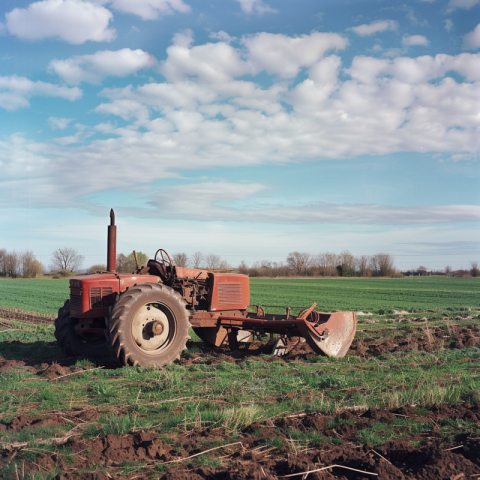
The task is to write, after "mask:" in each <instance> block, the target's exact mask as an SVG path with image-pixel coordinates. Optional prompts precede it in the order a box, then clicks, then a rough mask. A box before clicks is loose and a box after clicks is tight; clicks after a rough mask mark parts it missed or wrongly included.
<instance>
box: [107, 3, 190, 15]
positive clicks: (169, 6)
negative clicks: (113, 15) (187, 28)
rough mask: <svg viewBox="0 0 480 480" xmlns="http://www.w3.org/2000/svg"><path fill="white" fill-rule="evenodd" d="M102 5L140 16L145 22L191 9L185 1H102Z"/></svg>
mask: <svg viewBox="0 0 480 480" xmlns="http://www.w3.org/2000/svg"><path fill="white" fill-rule="evenodd" d="M101 1H102V3H107V4H110V6H111V7H112V8H113V9H115V10H118V11H120V12H124V13H132V14H134V15H138V16H139V17H141V18H142V19H143V20H156V19H157V18H159V16H160V15H171V14H173V13H175V12H179V13H189V12H191V8H190V6H189V5H187V4H186V3H185V2H183V0H101Z"/></svg>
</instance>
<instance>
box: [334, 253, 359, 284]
mask: <svg viewBox="0 0 480 480" xmlns="http://www.w3.org/2000/svg"><path fill="white" fill-rule="evenodd" d="M338 260H339V263H340V265H341V267H342V276H344V277H354V276H355V266H356V261H355V257H354V256H353V255H352V254H351V253H350V252H349V251H348V250H344V251H343V252H342V253H341V254H340V255H339V257H338Z"/></svg>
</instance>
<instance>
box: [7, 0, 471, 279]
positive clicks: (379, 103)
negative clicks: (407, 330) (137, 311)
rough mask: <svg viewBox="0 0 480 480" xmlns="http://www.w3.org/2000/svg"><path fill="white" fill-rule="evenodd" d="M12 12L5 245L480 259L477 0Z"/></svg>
mask: <svg viewBox="0 0 480 480" xmlns="http://www.w3.org/2000/svg"><path fill="white" fill-rule="evenodd" d="M0 8H1V9H2V11H1V12H0V44H1V46H2V48H1V49H0V248H6V249H7V250H15V251H18V252H20V251H24V250H31V251H33V253H34V254H35V255H36V257H37V258H38V259H39V260H40V261H41V262H42V263H43V264H44V265H45V266H48V265H49V264H50V260H51V255H52V252H53V251H54V250H55V249H57V248H60V247H65V246H67V247H71V248H75V249H76V250H77V251H78V252H79V253H80V254H81V255H83V256H84V257H85V259H84V264H83V266H84V267H88V266H90V265H93V264H99V263H106V231H107V229H106V226H107V224H108V222H109V211H110V208H114V209H115V213H116V219H117V225H118V246H117V252H123V253H126V254H128V253H129V252H131V251H132V250H134V249H135V250H137V251H142V252H145V253H147V255H149V256H153V255H154V253H155V251H156V249H158V248H164V249H166V250H167V251H168V252H169V253H171V254H173V253H176V252H186V253H187V254H193V253H194V252H196V251H201V252H204V253H205V254H208V253H215V254H217V255H220V256H221V257H222V259H225V260H227V261H228V262H229V263H230V264H231V265H233V266H236V265H238V264H239V263H240V262H241V261H245V262H246V263H247V264H248V265H252V264H253V262H255V261H261V260H270V261H275V262H282V261H283V262H285V260H286V257H287V255H288V254H289V253H290V252H293V251H300V252H309V253H310V254H312V255H316V254H319V253H323V252H334V253H337V254H339V253H340V252H342V251H344V250H348V251H349V252H350V253H352V254H354V255H358V256H360V255H373V254H375V253H380V252H386V253H390V254H391V255H392V256H393V257H394V259H395V265H396V267H397V268H398V269H400V270H407V269H411V268H417V267H418V266H420V265H424V266H426V267H427V268H429V269H431V270H442V269H444V268H445V266H447V265H449V266H451V267H452V268H454V269H458V268H470V262H472V261H477V262H480V188H479V184H480V168H479V167H480V154H479V151H480V0H405V1H398V0H295V1H293V0H210V1H201V0H89V1H87V0H41V1H37V2H29V1H28V0H3V1H2V2H1V6H0Z"/></svg>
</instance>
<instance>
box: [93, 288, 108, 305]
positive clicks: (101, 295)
mask: <svg viewBox="0 0 480 480" xmlns="http://www.w3.org/2000/svg"><path fill="white" fill-rule="evenodd" d="M110 305H113V291H112V287H95V288H91V289H90V308H108V307H109V306H110Z"/></svg>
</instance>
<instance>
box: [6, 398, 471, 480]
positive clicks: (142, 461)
mask: <svg viewBox="0 0 480 480" xmlns="http://www.w3.org/2000/svg"><path fill="white" fill-rule="evenodd" d="M66 415H67V416H65V417H63V415H49V416H46V417H43V418H32V417H26V416H19V417H17V418H14V419H13V420H12V421H11V423H10V424H8V425H5V428H6V429H11V430H16V431H20V430H22V429H23V428H30V429H31V428H35V427H40V426H43V425H54V424H64V423H65V422H66V421H69V422H72V423H76V424H81V423H83V422H91V421H94V419H95V411H94V410H93V411H92V409H87V410H79V411H71V412H69V413H68V414H66ZM62 417H63V418H62ZM398 418H405V419H409V420H410V421H412V422H420V423H422V424H426V423H427V424H429V428H427V430H424V432H423V433H422V434H416V435H409V437H408V440H409V441H408V443H407V442H406V441H405V440H402V439H396V440H394V441H390V442H388V443H386V444H385V445H382V446H379V447H373V446H372V445H368V444H359V443H358V435H359V432H361V431H362V430H365V429H368V428H369V427H371V426H372V425H373V424H377V425H378V423H382V424H385V425H387V424H389V423H391V422H393V421H395V420H396V419H398ZM447 419H452V420H454V419H462V420H465V421H469V422H477V423H478V422H480V408H479V406H478V405H471V406H468V405H463V406H458V407H453V408H448V407H440V408H435V407H434V408H432V409H430V410H429V411H428V412H425V413H423V415H418V414H416V413H415V411H414V409H413V408H401V409H397V410H392V411H388V410H367V411H365V412H344V413H341V414H339V415H337V416H336V417H335V418H333V417H331V416H324V415H299V416H292V417H286V418H281V419H274V420H270V421H267V422H264V423H261V424H254V425H251V426H250V427H248V428H246V429H244V430H243V431H241V432H240V434H239V435H238V437H237V438H235V439H234V440H233V441H232V440H231V439H227V438H225V435H224V432H222V431H221V430H220V429H214V430H209V429H206V430H202V431H195V430H193V431H189V432H188V433H186V434H178V433H177V434H174V433H170V434H168V436H162V437H161V438H159V434H158V433H155V432H149V431H139V432H137V433H131V434H128V435H124V436H116V435H108V436H106V437H104V438H95V439H88V440H86V439H82V437H81V435H72V436H71V437H70V438H66V439H65V441H64V445H65V447H68V452H69V453H67V454H62V453H59V452H56V453H43V454H40V455H38V456H37V457H36V459H35V462H34V463H33V462H28V461H26V462H25V471H26V472H28V473H31V474H34V473H36V472H40V471H49V472H51V471H53V470H54V469H55V468H56V467H59V468H60V469H61V471H62V472H64V473H62V474H61V475H58V476H57V477H55V478H56V479H57V480H87V479H88V480H94V479H98V480H107V479H109V478H117V479H126V478H129V479H134V478H135V479H152V478H160V479H186V480H199V479H218V480H220V479H222V480H224V479H231V480H233V479H235V480H241V479H252V480H253V479H276V478H282V477H283V478H285V476H287V475H288V476H289V477H287V478H306V477H305V476H304V474H303V473H302V472H312V473H309V475H308V478H312V479H330V478H339V479H366V478H375V477H377V478H381V479H385V480H390V479H397V480H398V479H416V480H417V479H418V480H432V479H439V480H442V479H445V480H460V479H468V478H476V477H479V476H480V439H479V438H469V437H468V436H467V435H458V436H457V437H456V438H455V439H454V441H453V448H452V443H450V442H449V443H446V442H444V441H443V440H442V438H441V436H440V435H439V425H441V424H442V422H445V421H446V420H447ZM56 422H57V423H56ZM332 425H335V426H332ZM292 432H301V433H303V434H305V435H308V434H313V435H314V434H321V435H323V437H322V438H323V440H320V441H318V440H317V441H315V442H313V441H312V442H310V444H309V445H308V446H307V447H305V446H300V445H299V443H298V442H297V441H295V440H293V439H292ZM67 437H68V435H67ZM272 440H275V443H272ZM412 441H413V442H414V441H418V442H422V445H423V446H422V447H419V448H415V447H414V446H412ZM279 442H280V443H279ZM59 443H60V442H59ZM222 446H223V447H222ZM218 447H221V448H218ZM17 449H18V452H19V453H21V447H19V446H17ZM210 449H212V450H210ZM207 450H210V451H209V452H207V453H203V452H206V451H207ZM15 451H16V450H15V448H14V447H12V448H10V449H4V451H3V457H2V458H0V464H5V463H6V462H7V461H9V457H11V455H12V454H13V453H14V452H15ZM39 451H41V450H39ZM64 451H66V450H64ZM199 454H200V455H199ZM207 459H210V463H209V462H208V461H206V460H207ZM213 459H217V466H211V465H212V461H213ZM126 463H130V465H134V464H136V465H137V466H136V467H135V468H131V469H130V470H131V471H130V472H129V473H128V474H127V475H126V474H125V472H124V465H125V464H126ZM333 465H336V466H334V467H333ZM93 466H97V467H95V468H94V470H95V472H92V467H93ZM88 467H90V468H88ZM324 467H329V468H325V469H324V470H319V469H322V468H324ZM86 469H89V470H90V471H89V472H85V471H84V470H86ZM107 469H108V475H107V473H106V472H107ZM352 469H353V470H352ZM314 470H319V471H316V472H313V471H314ZM82 471H83V472H82ZM359 471H360V472H359ZM293 474H299V475H297V476H293V477H292V475H293ZM375 474H376V475H375ZM4 478H6V477H4Z"/></svg>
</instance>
